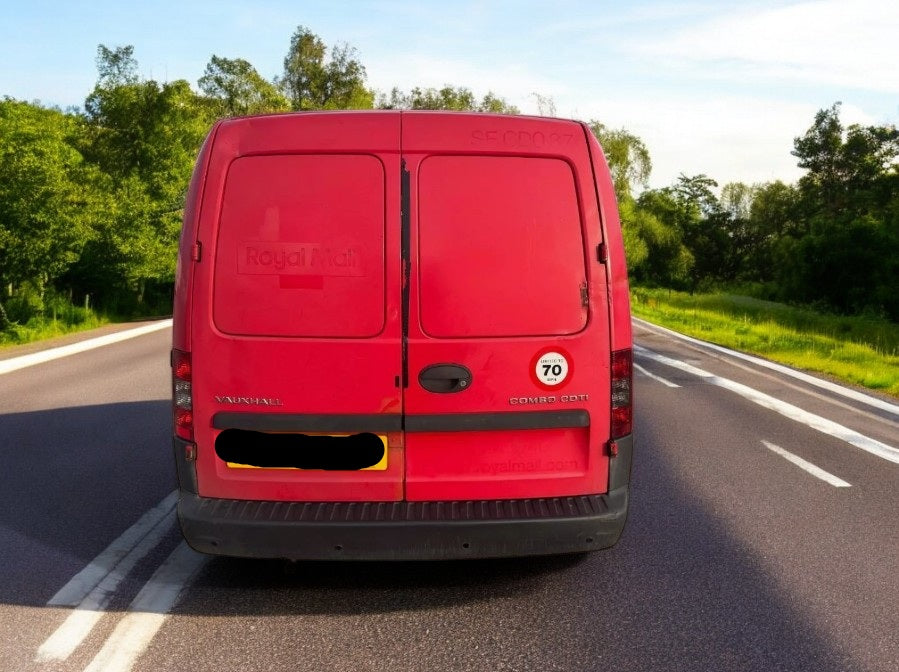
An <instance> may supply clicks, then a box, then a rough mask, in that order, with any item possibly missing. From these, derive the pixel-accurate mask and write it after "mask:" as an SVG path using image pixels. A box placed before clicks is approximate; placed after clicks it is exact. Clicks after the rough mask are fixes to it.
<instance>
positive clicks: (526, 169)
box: [418, 156, 587, 338]
mask: <svg viewBox="0 0 899 672" xmlns="http://www.w3.org/2000/svg"><path fill="white" fill-rule="evenodd" d="M418 185H419V186H418V188H419V191H418V196H419V199H418V203H419V206H418V207H419V210H418V214H419V224H418V227H419V259H420V267H419V273H420V287H421V293H420V304H419V309H420V314H421V323H422V328H423V329H424V331H425V332H426V333H427V334H429V335H431V336H434V337H440V338H464V337H476V336H481V337H503V336H523V335H562V334H571V333H575V332H578V331H580V330H581V329H583V328H584V326H585V325H586V321H587V309H586V308H585V307H584V306H583V301H582V294H581V289H582V287H585V284H584V283H585V278H586V275H585V270H584V250H583V238H582V233H581V221H580V214H579V213H580V211H579V208H578V199H577V191H576V188H575V181H574V173H573V172H572V170H571V167H570V165H569V164H568V163H567V162H565V161H562V160H560V159H552V158H528V157H495V156H434V157H429V158H427V159H425V160H424V161H423V162H422V165H421V169H420V174H419V181H418Z"/></svg>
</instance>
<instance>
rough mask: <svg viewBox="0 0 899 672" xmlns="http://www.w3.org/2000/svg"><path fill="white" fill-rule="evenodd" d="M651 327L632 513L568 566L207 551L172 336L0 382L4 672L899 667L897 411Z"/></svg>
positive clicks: (640, 376) (645, 339) (542, 561)
mask: <svg viewBox="0 0 899 672" xmlns="http://www.w3.org/2000/svg"><path fill="white" fill-rule="evenodd" d="M636 333H637V339H636V342H637V345H638V346H639V348H638V351H637V357H636V362H637V364H638V366H639V367H640V368H639V369H638V373H637V374H636V377H635V380H636V382H635V386H636V399H637V405H636V409H637V412H636V428H637V453H636V458H635V464H634V473H633V498H632V509H631V514H630V519H629V521H628V526H627V528H626V529H625V533H624V535H623V537H622V539H621V541H620V543H619V544H618V546H616V547H615V548H614V549H611V550H608V551H603V552H600V553H595V554H591V555H588V556H584V557H575V558H571V557H561V558H538V559H519V560H502V561H470V562H458V563H402V564H388V563H375V564H328V563H297V564H286V563H282V562H259V561H246V560H234V559H222V558H212V559H208V558H205V557H204V556H197V555H196V554H193V553H192V552H189V551H185V550H184V549H183V548H182V547H181V546H180V545H179V544H180V538H179V536H178V533H177V531H176V529H175V527H174V524H173V522H174V521H173V514H172V512H171V497H168V496H169V494H170V493H171V492H172V490H173V488H174V470H173V465H172V459H171V455H170V450H171V449H170V437H169V401H168V399H169V378H168V375H169V374H168V350H169V343H170V340H169V339H170V337H169V333H168V331H166V330H162V331H157V332H155V333H152V334H149V335H144V336H140V337H136V338H133V339H130V340H126V341H123V342H120V343H116V344H112V345H107V346H104V347H101V348H97V349H93V350H89V351H87V352H83V353H80V354H75V355H71V356H69V357H65V358H62V359H58V360H55V361H51V362H47V363H43V364H37V365H34V366H30V367H28V368H23V369H20V370H17V371H13V372H10V373H6V374H3V375H0V439H2V442H0V449H2V451H3V452H2V455H3V467H4V468H3V470H2V473H0V484H2V485H0V562H2V568H3V573H2V579H0V670H3V671H4V672H5V671H7V670H10V671H13V670H15V671H18V670H54V671H55V670H60V671H69V670H78V671H81V670H92V671H94V672H99V671H100V670H125V669H129V668H133V669H134V670H138V671H141V672H143V671H150V670H173V671H174V670H178V671H182V670H192V671H196V672H205V671H216V672H221V671H224V670H291V671H300V670H315V671H316V672H319V671H322V672H324V671H327V670H340V671H344V670H346V671H355V670H391V671H393V672H400V671H405V670H410V671H411V670H415V671H420V670H452V671H459V670H689V671H691V672H695V671H697V670H710V671H711V670H714V671H719V670H740V671H742V670H760V671H762V670H764V671H765V672H769V671H773V670H785V671H786V670H789V671H791V672H794V671H805V670H808V671H810V672H811V671H814V672H844V671H851V670H872V671H873V670H882V671H884V672H895V671H896V670H899V515H897V513H899V495H897V492H899V489H897V487H896V486H897V484H899V451H896V450H895V449H896V448H899V415H897V409H895V407H892V408H891V406H890V404H880V405H879V406H878V405H871V404H870V403H865V402H864V401H860V400H858V399H855V398H851V397H847V396H845V395H844V394H840V393H838V392H837V391H834V390H832V389H827V388H822V387H818V386H815V385H811V384H809V383H808V382H805V381H802V380H798V379H796V378H793V377H791V376H787V375H785V374H783V373H781V372H778V371H775V370H771V369H768V368H765V367H762V366H759V365H758V364H755V363H753V362H749V361H744V360H739V359H735V358H733V357H730V356H727V355H725V354H722V353H717V352H714V351H710V350H708V349H706V348H701V347H697V346H694V345H692V344H690V343H686V342H683V341H680V340H677V339H674V338H671V337H670V336H668V335H665V334H663V333H659V332H656V331H649V330H648V329H647V328H645V327H642V326H638V327H637V331H636ZM10 354H14V353H6V354H5V355H2V356H0V357H7V358H8V357H9V356H10ZM0 363H2V361H0ZM859 437H860V438H859ZM772 446H773V448H772ZM775 448H779V449H781V450H785V451H788V452H789V453H790V454H792V455H795V456H798V457H799V458H802V459H803V460H805V464H804V465H803V466H802V467H801V466H799V465H797V464H795V463H794V462H791V461H788V460H787V459H786V458H785V457H784V456H783V454H782V452H780V451H777V452H776V451H775ZM891 449H892V450H893V452H890V451H891ZM809 465H814V466H815V467H817V468H818V469H820V470H823V472H826V475H830V476H831V477H834V478H835V479H840V480H832V481H827V480H822V478H824V476H822V475H821V473H819V472H816V473H815V474H813V473H810V471H809V470H808V469H810V467H809ZM811 471H814V469H811ZM834 483H836V484H841V485H840V487H837V485H835V484H834ZM847 486H848V487H847ZM167 497H168V499H167ZM160 503H162V504H161V505H160ZM120 535H122V537H123V538H120ZM105 549H106V552H105V554H104V550H105ZM132 549H134V550H132ZM110 558H111V559H112V560H110ZM116 563H118V564H116ZM104 567H105V569H104ZM111 567H116V568H117V569H115V570H114V571H111V572H110V571H109V569H110V568H111ZM73 577H76V578H75V579H74V580H73ZM91 577H93V578H91ZM61 589H62V593H60V591H61ZM48 602H50V603H51V604H50V605H48ZM77 604H80V605H81V607H80V608H73V607H72V605H77ZM166 612H170V613H168V615H166Z"/></svg>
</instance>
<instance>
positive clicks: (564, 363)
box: [531, 347, 574, 390]
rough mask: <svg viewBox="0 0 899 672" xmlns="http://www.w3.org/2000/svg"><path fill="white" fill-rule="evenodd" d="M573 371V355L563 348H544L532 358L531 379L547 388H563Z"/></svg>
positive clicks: (539, 385)
mask: <svg viewBox="0 0 899 672" xmlns="http://www.w3.org/2000/svg"><path fill="white" fill-rule="evenodd" d="M573 371H574V362H573V361H572V359H571V355H569V354H568V353H567V352H566V351H565V350H563V349H562V348H558V347H551V348H544V349H543V350H541V351H540V352H538V353H537V354H536V355H535V356H534V358H533V359H532V360H531V379H532V380H533V381H534V382H535V383H536V384H537V386H538V387H542V388H543V389H545V390H558V389H560V388H562V387H563V386H564V385H565V383H567V382H568V380H569V379H570V378H571V374H572V373H573Z"/></svg>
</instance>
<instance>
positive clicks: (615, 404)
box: [612, 349, 634, 440]
mask: <svg viewBox="0 0 899 672" xmlns="http://www.w3.org/2000/svg"><path fill="white" fill-rule="evenodd" d="M633 371H634V355H633V352H632V351H631V350H630V349H627V350H616V351H615V352H613V353H612V439H613V440H614V439H620V438H621V437H623V436H627V435H628V434H630V433H631V432H632V431H633V426H634V406H633V393H632V384H631V383H632V379H633Z"/></svg>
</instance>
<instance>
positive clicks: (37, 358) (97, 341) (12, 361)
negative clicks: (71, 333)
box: [0, 320, 172, 375]
mask: <svg viewBox="0 0 899 672" xmlns="http://www.w3.org/2000/svg"><path fill="white" fill-rule="evenodd" d="M171 328H172V321H171V320H162V321H161V322H154V323H153V324H147V325H145V326H143V327H137V328H136V329H128V330H127V331H119V332H117V333H115V334H107V335H106V336H98V337H97V338H91V339H88V340H86V341H81V342H79V343H72V344H71V345H64V346H62V347H59V348H52V349H50V350H42V351H41V352H33V353H31V354H30V355H22V356H21V357H11V358H9V359H3V360H0V375H2V374H4V373H11V372H12V371H18V370H19V369H24V368H26V367H28V366H34V365H35V364H43V363H44V362H50V361H52V360H54V359H59V358H61V357H68V356H69V355H75V354H78V353H79V352H85V351H87V350H93V349H94V348H101V347H103V346H104V345H111V344H112V343H119V342H120V341H126V340H128V339H129V338H135V337H137V336H143V335H144V334H150V333H153V332H154V331H161V330H162V329H171Z"/></svg>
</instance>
